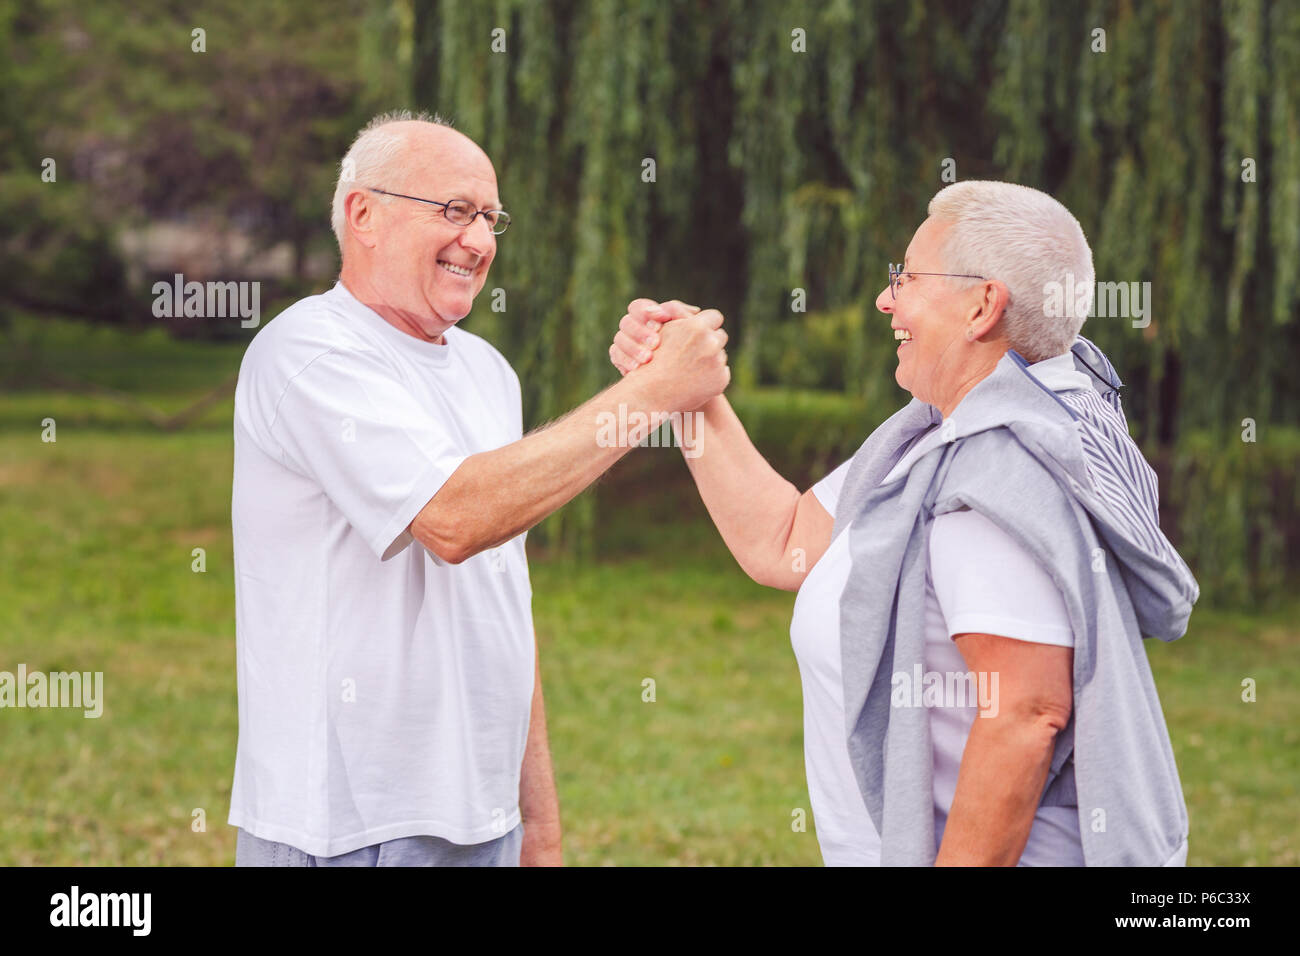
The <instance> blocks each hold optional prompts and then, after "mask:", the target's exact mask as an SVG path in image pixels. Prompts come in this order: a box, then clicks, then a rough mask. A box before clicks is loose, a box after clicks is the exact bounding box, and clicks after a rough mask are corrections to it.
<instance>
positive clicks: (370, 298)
mask: <svg viewBox="0 0 1300 956" xmlns="http://www.w3.org/2000/svg"><path fill="white" fill-rule="evenodd" d="M339 281H340V282H341V283H343V287H344V288H345V289H347V290H348V292H350V293H351V294H352V297H353V298H354V299H356V300H357V301H358V302H360V303H361V304H362V305H364V306H365V307H366V308H368V309H370V310H371V311H372V312H374V313H375V314H376V315H378V316H379V317H380V318H381V319H383V320H384V321H385V322H387V323H388V324H389V325H391V326H392V327H393V328H395V329H397V331H399V332H405V333H406V334H407V335H409V336H411V338H414V339H419V340H420V341H421V342H430V343H432V344H434V345H446V344H447V336H446V333H445V332H443V333H441V334H439V335H438V336H437V337H435V338H430V337H429V336H427V335H425V334H424V332H423V331H421V329H420V326H419V325H418V324H416V322H415V321H414V316H413V315H411V313H410V312H409V311H407V310H405V309H398V308H394V307H393V306H390V305H388V304H387V303H386V302H384V301H383V299H382V298H381V297H380V295H379V293H378V291H377V290H376V289H375V288H374V287H373V286H372V285H371V284H370V283H369V282H367V281H366V280H365V279H364V278H363V277H362V276H360V275H358V274H357V272H356V271H355V270H352V269H348V268H346V267H345V268H344V269H343V271H342V272H340V273H339Z"/></svg>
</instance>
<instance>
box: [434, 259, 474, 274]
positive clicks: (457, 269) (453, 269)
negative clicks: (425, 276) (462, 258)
mask: <svg viewBox="0 0 1300 956" xmlns="http://www.w3.org/2000/svg"><path fill="white" fill-rule="evenodd" d="M438 265H440V266H442V267H443V268H444V269H446V270H447V271H448V272H450V273H452V275H458V276H467V275H469V274H470V273H471V272H473V271H474V270H472V269H466V268H465V267H464V266H456V265H452V264H451V263H450V262H443V261H442V260H441V259H439V260H438Z"/></svg>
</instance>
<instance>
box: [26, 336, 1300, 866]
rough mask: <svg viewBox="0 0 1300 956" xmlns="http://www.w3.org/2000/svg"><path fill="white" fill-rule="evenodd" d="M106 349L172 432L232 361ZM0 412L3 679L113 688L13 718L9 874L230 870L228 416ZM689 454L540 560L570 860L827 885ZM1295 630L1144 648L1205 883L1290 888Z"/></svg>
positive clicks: (772, 700) (783, 615)
mask: <svg viewBox="0 0 1300 956" xmlns="http://www.w3.org/2000/svg"><path fill="white" fill-rule="evenodd" d="M74 344H75V343H74ZM96 347H97V348H98V349H99V350H100V354H101V356H102V358H101V359H100V360H95V361H91V360H85V361H83V362H82V365H81V367H80V368H78V369H77V374H79V375H84V376H87V377H91V378H94V379H95V380H96V381H98V382H100V384H104V385H110V386H112V387H114V388H123V389H130V390H131V391H133V393H135V394H136V395H137V396H138V397H140V398H142V399H144V400H146V401H148V402H150V403H152V404H154V405H156V406H158V407H159V408H163V409H167V410H173V409H175V408H178V407H180V406H181V405H183V404H184V403H185V402H186V401H187V400H188V399H189V398H191V397H192V396H193V393H195V392H196V391H201V390H202V389H194V388H193V386H192V385H191V384H190V382H192V381H194V380H195V376H196V375H199V374H200V373H201V374H202V380H203V381H204V382H209V383H215V382H219V381H221V379H222V378H223V377H224V376H225V375H226V374H228V372H229V371H230V370H231V369H233V368H234V367H235V366H236V365H237V363H238V355H239V347H238V346H220V347H204V346H184V347H175V346H173V345H172V344H171V343H168V342H166V341H165V340H158V341H153V342H152V343H149V342H146V343H145V344H144V345H142V346H141V348H140V349H138V350H133V349H125V348H122V347H121V340H120V339H118V338H115V337H113V336H109V337H107V338H105V339H104V340H103V341H102V342H99V343H98V344H97V346H96ZM83 348H84V347H78V349H77V351H78V352H79V353H81V352H82V349H83ZM154 367H156V368H157V369H158V374H157V375H156V376H154V375H152V374H150V373H149V372H148V370H150V369H153V368H154ZM178 369H184V370H185V374H184V375H182V374H181V373H180V372H179V371H178ZM10 372H11V373H12V372H13V369H10ZM0 409H2V411H0V527H2V528H3V532H2V533H0V570H2V571H3V574H2V576H0V635H2V636H0V670H8V671H11V672H12V671H15V670H16V669H17V666H18V664H19V663H24V664H26V666H27V670H28V672H33V671H36V670H45V671H49V670H78V671H102V672H103V673H104V684H105V687H104V711H103V716H102V717H101V718H99V719H86V718H84V717H83V716H82V714H81V712H80V711H72V710H60V709H53V708H52V709H44V710H21V711H19V710H8V709H6V710H0V722H2V726H0V766H3V767H4V773H3V775H2V776H0V801H2V802H3V806H4V807H5V809H6V812H5V813H4V814H3V815H0V864H4V865H14V864H20V865H21V864H164V863H165V864H217V865H224V864H229V863H231V862H232V861H233V858H234V831H233V830H232V829H231V828H230V827H228V826H227V825H226V823H225V819H226V814H227V811H228V809H229V800H230V783H231V771H232V767H233V760H234V748H235V739H236V730H237V716H236V698H235V672H234V662H235V645H234V586H233V577H232V573H231V542H230V471H231V441H230V429H229V421H230V403H229V401H228V400H227V401H225V402H223V403H220V404H218V405H217V406H215V407H213V408H212V409H211V410H210V411H209V412H208V413H207V414H205V415H204V416H203V417H202V418H201V419H200V420H199V421H197V422H196V423H194V424H193V425H191V426H190V427H189V428H187V429H185V430H183V431H181V432H177V433H172V434H164V433H161V432H159V431H158V430H157V429H155V428H153V427H152V426H147V425H142V424H139V422H138V419H137V417H136V416H135V415H134V413H133V412H132V411H130V410H129V409H124V408H120V407H118V406H115V405H113V404H112V403H111V402H107V401H105V400H103V399H101V398H93V397H85V396H75V395H66V394H59V393H54V392H50V391H48V390H42V389H39V388H35V387H32V386H31V384H30V383H29V385H28V387H26V388H24V389H21V390H16V391H10V392H8V393H6V394H4V396H3V399H2V400H0ZM47 417H49V418H54V419H55V422H56V425H57V441H55V442H52V443H51V442H43V441H42V440H41V432H42V425H41V422H42V420H43V419H45V418H47ZM677 454H678V453H677V452H675V451H673V450H672V449H643V450H640V451H638V452H636V453H635V454H634V456H632V457H631V458H630V459H629V460H628V461H625V462H624V463H623V464H621V465H620V466H619V467H618V468H617V469H616V470H615V472H614V473H613V474H612V475H611V476H610V477H609V478H607V479H606V480H605V481H604V482H602V484H601V485H600V486H599V489H598V493H599V496H600V498H601V503H602V510H601V515H602V519H601V527H600V533H599V547H598V549H597V555H596V557H595V558H594V559H593V560H591V561H588V562H585V563H581V564H579V563H574V562H573V561H571V560H569V559H566V558H563V557H558V556H548V555H545V554H539V553H538V552H537V550H536V549H533V558H532V574H533V586H534V594H535V599H534V613H535V618H536V623H537V632H538V636H539V640H540V642H541V655H542V670H543V677H544V680H545V687H546V695H547V709H548V716H549V722H550V732H551V744H552V753H553V757H554V762H555V766H556V772H557V775H558V779H559V788H560V800H561V805H562V808H563V814H564V824H565V831H566V839H565V846H566V858H567V860H568V862H570V863H577V864H592V865H603V864H669V865H673V864H688V865H689V864H724V865H747V864H818V863H819V862H820V856H819V854H818V851H817V845H816V837H815V835H814V832H813V826H812V821H811V819H810V820H809V825H808V827H807V830H806V832H799V831H797V830H796V829H794V828H792V825H791V824H792V819H793V818H794V816H795V811H797V810H800V809H802V810H806V809H807V808H808V794H807V787H806V784H805V781H804V773H803V758H802V719H801V703H800V692H799V678H798V670H797V668H796V665H795V661H794V656H793V654H792V652H791V650H790V644H789V634H788V627H789V618H790V611H791V607H792V605H793V596H792V595H787V594H783V593H779V592H773V591H768V590H765V589H763V588H760V587H758V586H757V585H755V584H753V583H752V582H750V581H749V580H748V579H747V578H745V577H744V575H743V574H742V573H741V572H740V571H739V570H738V569H737V568H736V566H735V564H734V562H732V560H731V559H730V557H729V556H728V555H727V554H726V552H725V550H724V549H723V548H722V546H721V544H720V542H719V541H718V539H717V536H716V534H715V533H714V532H713V531H712V529H711V527H710V526H708V524H707V522H706V520H704V519H703V518H702V515H703V511H702V509H701V507H700V506H699V504H698V501H697V500H696V499H694V497H693V493H692V492H691V490H690V488H689V485H688V484H686V483H685V482H684V481H683V480H682V477H681V476H682V475H683V474H684V471H685V469H684V466H683V465H682V463H681V462H680V460H676V461H674V460H671V456H675V455H677ZM653 456H657V457H653ZM665 475H668V476H673V475H676V479H675V480H669V481H667V482H665V481H664V479H663V476H665ZM650 489H653V491H654V493H651V490H650ZM620 505H621V507H620ZM196 548H202V549H204V561H205V570H204V571H202V572H196V571H194V570H193V569H192V564H193V562H194V560H195V558H194V556H193V552H194V549H196ZM1298 620H1300V603H1295V604H1292V605H1290V606H1288V607H1284V608H1282V609H1280V610H1277V611H1272V612H1269V613H1267V614H1243V613H1240V612H1226V611H1211V610H1208V609H1198V610H1197V612H1196V613H1195V614H1194V615H1193V618H1192V624H1191V629H1190V631H1189V633H1188V635H1187V637H1186V638H1184V639H1183V640H1181V641H1178V642H1175V643H1174V644H1171V645H1152V646H1150V647H1149V654H1150V658H1151V662H1152V666H1153V668H1154V670H1155V673H1156V679H1157V683H1158V686H1159V689H1160V694H1161V700H1162V702H1163V704H1164V708H1165V713H1166V717H1167V719H1168V722H1169V726H1170V733H1171V735H1172V737H1173V741H1174V748H1175V752H1176V755H1177V758H1178V763H1179V767H1180V770H1181V773H1182V778H1183V785H1184V790H1185V792H1186V796H1187V803H1188V808H1189V813H1190V815H1191V826H1192V834H1191V852H1190V858H1189V863H1191V864H1193V865H1205V864H1223V865H1264V864H1283V865H1295V864H1297V863H1300V828H1298V827H1297V826H1296V812H1295V795H1296V792H1297V789H1298V788H1297V783H1298V782H1300V746H1297V745H1298V744H1300V728H1297V726H1296V723H1295V715H1296V714H1297V712H1298V711H1300V707H1298V705H1300V662H1298V661H1297V654H1296V648H1297V646H1300V625H1298V624H1297V621H1298ZM647 678H648V679H651V680H653V681H654V690H655V699H654V701H653V702H648V701H645V700H643V695H644V687H645V684H644V682H645V681H646V680H647ZM1245 678H1253V679H1254V681H1255V685H1256V694H1257V701H1256V702H1254V703H1245V702H1243V701H1242V699H1241V691H1242V687H1241V685H1242V681H1243V680H1244V679H1245Z"/></svg>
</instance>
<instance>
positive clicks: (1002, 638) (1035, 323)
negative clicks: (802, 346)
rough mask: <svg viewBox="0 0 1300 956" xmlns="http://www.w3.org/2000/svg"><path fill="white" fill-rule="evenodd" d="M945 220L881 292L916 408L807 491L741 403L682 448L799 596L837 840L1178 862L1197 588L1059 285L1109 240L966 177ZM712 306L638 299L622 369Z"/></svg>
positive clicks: (814, 758)
mask: <svg viewBox="0 0 1300 956" xmlns="http://www.w3.org/2000/svg"><path fill="white" fill-rule="evenodd" d="M929 212H930V216H929V218H927V219H926V220H925V222H923V223H922V224H921V226H920V228H918V229H917V230H916V234H915V235H914V236H913V238H912V242H911V244H910V246H909V247H908V250H907V255H906V257H905V259H904V261H903V263H902V264H901V265H900V266H899V267H898V268H895V267H893V266H891V267H890V275H889V285H888V286H887V287H886V288H884V289H883V290H882V291H881V293H880V296H879V297H878V298H877V300H876V307H877V308H878V309H879V310H880V311H881V312H883V313H885V314H886V315H887V316H889V317H890V319H891V328H892V329H893V331H894V338H895V339H896V340H898V342H899V344H898V351H897V355H898V366H897V369H896V371H895V378H896V380H897V381H898V384H899V385H900V386H902V387H903V388H904V389H906V390H907V391H909V392H910V393H911V394H912V396H913V399H912V402H911V403H910V404H909V405H907V406H906V407H905V408H903V409H902V410H900V411H899V412H898V413H896V414H895V415H894V416H893V417H891V418H890V419H889V420H888V421H887V422H885V423H884V424H883V425H881V426H880V428H879V429H877V430H876V432H874V433H873V434H872V435H871V436H870V438H868V439H867V441H866V442H865V443H864V444H863V446H862V448H861V449H860V450H859V451H858V453H857V454H856V455H855V456H854V457H853V459H852V460H851V461H849V462H845V463H844V464H843V465H841V466H840V467H839V468H837V469H836V470H835V471H833V472H832V473H831V474H830V475H829V476H827V477H826V478H825V479H823V480H822V481H821V482H819V483H817V484H816V485H814V486H813V487H812V488H811V489H809V490H807V491H805V492H803V493H802V494H800V492H799V491H798V489H796V488H795V487H793V486H792V485H791V484H790V483H789V482H787V481H785V480H783V479H782V478H781V477H780V476H779V475H778V474H777V473H776V472H775V471H773V469H772V468H771V467H770V466H769V465H768V464H767V463H766V462H765V461H764V460H763V458H762V457H761V456H760V455H759V454H758V452H757V451H756V450H755V449H754V447H753V445H752V444H751V443H750V442H749V439H748V438H747V437H746V435H745V431H744V428H743V427H742V426H741V424H740V421H739V420H738V419H737V418H736V415H735V413H734V412H733V411H732V410H731V408H730V406H729V405H728V404H727V402H726V399H725V398H722V397H721V396H719V397H717V398H714V399H712V400H710V402H709V403H708V404H706V405H705V406H704V410H703V411H704V415H703V424H700V423H698V422H697V436H698V437H699V439H700V440H701V442H702V447H703V449H704V450H703V453H702V454H700V455H698V456H696V457H694V458H690V459H688V465H689V467H690V470H691V473H692V475H693V476H694V478H695V481H696V483H697V485H698V487H699V491H700V495H701V497H702V498H703V500H704V502H705V505H706V506H707V507H708V510H709V513H710V515H711V516H712V517H713V520H714V522H715V523H716V524H717V527H718V529H719V531H720V532H721V534H722V537H723V539H724V540H725V541H726V543H727V546H728V547H729V548H730V550H731V552H732V554H733V555H734V556H735V557H736V559H737V561H738V562H739V563H740V565H741V567H742V568H743V569H744V570H745V571H746V572H747V573H748V574H749V575H750V576H751V577H753V578H754V580H756V581H758V582H759V583H761V584H767V585H770V586H772V587H778V588H784V589H787V590H797V591H798V592H799V594H798V598H797V599H796V602H795V609H794V618H793V621H792V624H791V640H792V643H793V645H794V649H795V654H796V657H797V658H798V662H799V670H800V675H801V678H802V681H803V692H804V746H805V764H806V769H807V774H808V787H809V794H810V797H811V801H812V807H813V814H814V817H815V820H816V824H817V836H818V840H819V842H820V844H821V848H822V853H823V857H824V859H825V861H826V862H827V863H828V864H850V865H852V864H856V865H878V864H881V863H885V864H910V865H928V864H932V863H937V864H941V865H954V864H976V865H1013V864H1017V863H1019V864H1020V865H1027V866H1032V865H1084V864H1087V865H1147V866H1151V865H1179V864H1182V863H1184V862H1185V861H1186V856H1187V832H1188V825H1187V811H1186V807H1185V805H1184V801H1183V796H1182V790H1181V787H1180V785H1179V780H1178V772H1177V768H1176V766H1175V764H1174V757H1173V752H1172V749H1171V747H1170V744H1169V737H1168V733H1167V731H1166V728H1165V724H1164V719H1163V717H1162V715H1161V711H1160V703H1159V699H1158V698H1157V696H1156V691H1155V685H1154V683H1153V682H1152V679H1151V673H1150V669H1149V668H1148V666H1147V661H1146V655H1145V651H1144V649H1143V647H1142V638H1143V637H1148V636H1154V637H1158V638H1160V639H1162V640H1174V639H1176V638H1178V637H1179V636H1181V635H1182V634H1183V633H1184V632H1185V630H1186V625H1187V620H1188V616H1189V614H1190V611H1191V606H1192V604H1193V603H1194V602H1195V600H1196V598H1197V594H1198V592H1197V587H1196V582H1195V580H1194V579H1193V578H1192V576H1191V573H1190V572H1189V571H1188V569H1187V567H1186V565H1185V564H1184V563H1183V561H1182V560H1181V558H1180V557H1179V556H1178V554H1177V553H1176V552H1175V551H1174V549H1173V548H1172V546H1170V544H1169V542H1168V540H1167V539H1166V538H1165V536H1164V535H1163V534H1162V533H1161V531H1160V527H1159V519H1158V512H1157V507H1156V484H1155V476H1154V473H1153V472H1152V470H1151V468H1150V467H1149V466H1148V465H1147V463H1146V462H1145V460H1143V458H1142V456H1141V453H1140V452H1139V451H1138V449H1137V447H1136V446H1135V445H1134V444H1133V442H1132V441H1131V439H1130V438H1129V435H1128V429H1127V426H1126V423H1125V421H1124V416H1123V412H1122V410H1121V408H1120V403H1119V396H1118V388H1119V386H1120V382H1119V378H1118V376H1116V375H1115V372H1114V369H1113V368H1111V366H1110V363H1109V362H1107V361H1106V358H1105V356H1103V355H1102V354H1101V353H1100V352H1099V351H1098V350H1097V349H1096V348H1095V347H1094V346H1093V345H1092V344H1091V343H1090V342H1088V341H1087V340H1086V339H1083V338H1081V337H1078V335H1077V333H1078V331H1079V328H1080V327H1081V325H1082V324H1083V321H1084V318H1085V316H1086V315H1087V313H1088V311H1089V307H1090V302H1089V301H1087V300H1085V299H1083V298H1080V299H1077V300H1076V301H1075V302H1073V303H1068V305H1069V306H1070V308H1067V309H1066V310H1065V314H1064V315H1061V314H1059V312H1058V311H1056V310H1054V309H1053V308H1052V307H1051V305H1050V303H1052V302H1059V299H1060V296H1059V290H1060V289H1061V288H1062V287H1066V288H1073V287H1078V286H1086V288H1087V289H1088V290H1091V289H1092V286H1093V266H1092V253H1091V251H1090V250H1089V248H1088V244H1087V240H1086V239H1085V237H1084V234H1083V231H1082V229H1081V228H1080V227H1079V224H1078V222H1077V221H1076V220H1075V219H1074V217H1073V216H1072V215H1070V213H1069V211H1068V210H1066V209H1065V207H1063V206H1062V205H1061V204H1060V203H1058V202H1056V200H1054V199H1052V198H1051V197H1050V196H1047V195H1045V194H1043V193H1041V192H1038V191H1037V190H1033V189H1028V188H1026V187H1024V186H1017V185H1013V184H1009V183H994V182H964V183H957V184H954V185H952V186H949V187H947V188H945V189H944V190H942V191H940V192H939V193H938V194H937V195H936V196H935V197H934V199H933V200H932V201H931V203H930V209H929ZM1053 290H1056V291H1057V292H1058V295H1056V296H1053V295H1052V291H1053ZM691 311H692V309H691V307H689V306H683V305H682V304H681V303H676V302H674V303H668V304H665V305H663V306H660V305H658V304H656V303H653V302H649V301H646V300H638V301H637V302H634V303H632V305H631V306H630V307H629V314H628V315H627V316H625V317H624V319H623V322H622V323H621V328H620V331H619V332H618V333H617V334H616V336H615V341H614V344H613V345H612V346H611V351H610V356H611V359H612V361H613V362H614V364H615V365H616V366H617V367H619V368H620V370H622V371H624V372H625V373H626V372H631V370H633V369H636V368H638V366H641V365H644V367H645V368H650V367H653V364H654V362H657V361H658V356H657V353H656V352H655V351H654V349H655V347H656V342H657V339H658V337H659V336H660V335H661V334H662V332H665V331H667V329H670V328H671V323H670V324H668V325H664V324H663V323H664V322H665V321H667V320H669V319H674V318H676V317H678V316H681V315H685V314H690V312H691ZM660 347H662V346H660ZM647 363H648V364H647Z"/></svg>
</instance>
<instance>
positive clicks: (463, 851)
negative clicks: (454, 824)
mask: <svg viewBox="0 0 1300 956" xmlns="http://www.w3.org/2000/svg"><path fill="white" fill-rule="evenodd" d="M523 842H524V825H523V824H522V823H520V824H519V825H518V826H516V827H515V828H514V829H513V830H511V831H510V832H509V833H507V834H506V835H505V836H502V837H498V838H497V839H495V840H489V841H488V842H487V843H475V844H473V845H472V846H462V845H461V844H459V843H452V842H450V841H448V840H444V839H442V838H441V837H436V836H411V837H402V838H401V839H398V840H386V841H384V842H383V843H376V844H374V845H372V846H363V847H362V848H361V849H359V850H353V851H352V852H351V853H340V854H339V855H338V856H312V855H311V854H310V853H304V852H303V851H302V850H299V849H298V848H297V847H292V846H290V845H289V844H287V843H277V842H275V841H274V840H263V839H262V838H261V837H256V836H253V834H251V833H249V832H247V831H246V830H243V829H240V830H239V838H238V840H237V841H236V843H235V866H518V865H519V851H520V849H521V848H522V846H523Z"/></svg>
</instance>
